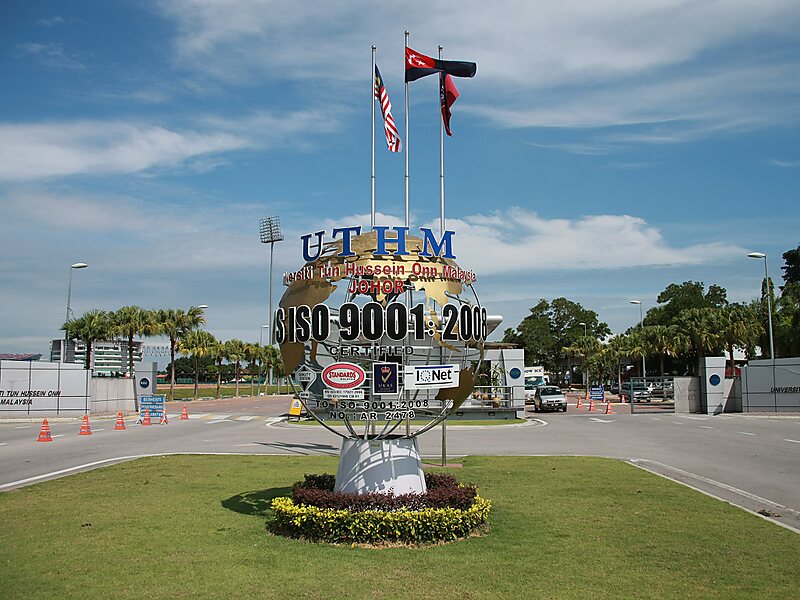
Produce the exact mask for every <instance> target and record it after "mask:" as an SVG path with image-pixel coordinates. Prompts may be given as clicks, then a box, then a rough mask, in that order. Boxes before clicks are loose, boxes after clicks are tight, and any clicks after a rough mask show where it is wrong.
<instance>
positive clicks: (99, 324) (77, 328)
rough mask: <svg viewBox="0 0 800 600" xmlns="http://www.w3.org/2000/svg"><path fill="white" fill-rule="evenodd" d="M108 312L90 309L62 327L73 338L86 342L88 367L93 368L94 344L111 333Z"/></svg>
mask: <svg viewBox="0 0 800 600" xmlns="http://www.w3.org/2000/svg"><path fill="white" fill-rule="evenodd" d="M109 328H110V326H109V322H108V313H107V312H105V311H104V310H97V309H95V310H90V311H88V312H86V313H84V314H83V315H81V316H80V317H78V318H77V319H73V320H72V321H67V322H66V323H64V325H62V327H61V329H63V330H64V331H66V332H67V337H68V338H69V339H72V340H81V341H82V342H83V343H84V344H86V369H87V370H89V369H91V368H92V346H93V345H94V343H95V342H96V341H98V340H104V339H106V338H107V337H108V335H109Z"/></svg>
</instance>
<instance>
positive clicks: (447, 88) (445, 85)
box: [439, 73, 458, 136]
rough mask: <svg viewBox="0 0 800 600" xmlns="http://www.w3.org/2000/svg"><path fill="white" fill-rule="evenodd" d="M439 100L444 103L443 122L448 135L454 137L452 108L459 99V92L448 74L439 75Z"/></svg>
mask: <svg viewBox="0 0 800 600" xmlns="http://www.w3.org/2000/svg"><path fill="white" fill-rule="evenodd" d="M439 99H440V100H441V102H442V120H443V121H444V129H445V131H446V132H447V135H449V136H452V135H453V134H452V132H451V131H450V107H451V106H453V102H455V101H456V100H457V99H458V90H457V89H456V84H455V83H454V82H453V78H452V77H450V75H448V74H446V73H439Z"/></svg>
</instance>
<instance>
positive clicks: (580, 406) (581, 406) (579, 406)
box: [575, 396, 583, 408]
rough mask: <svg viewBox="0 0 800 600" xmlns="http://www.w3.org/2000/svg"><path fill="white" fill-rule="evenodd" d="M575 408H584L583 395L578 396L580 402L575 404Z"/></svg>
mask: <svg viewBox="0 0 800 600" xmlns="http://www.w3.org/2000/svg"><path fill="white" fill-rule="evenodd" d="M575 408H583V404H582V403H581V397H580V396H578V403H577V404H576V405H575Z"/></svg>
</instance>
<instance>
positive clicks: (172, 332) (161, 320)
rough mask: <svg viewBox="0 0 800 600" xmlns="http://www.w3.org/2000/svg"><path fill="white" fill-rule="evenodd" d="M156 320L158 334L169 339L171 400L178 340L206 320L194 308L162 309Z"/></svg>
mask: <svg viewBox="0 0 800 600" xmlns="http://www.w3.org/2000/svg"><path fill="white" fill-rule="evenodd" d="M156 319H157V321H158V324H159V329H160V333H161V334H162V335H166V336H167V337H169V356H170V361H171V362H170V374H169V399H170V400H172V399H173V398H174V394H175V351H176V350H177V349H178V340H180V339H181V338H183V337H184V336H186V335H187V334H188V333H189V332H190V331H192V330H193V329H197V328H198V327H200V326H201V325H203V324H205V322H206V319H205V316H204V315H203V309H202V308H198V307H196V306H192V307H191V308H189V310H187V311H184V310H183V309H182V308H167V309H162V310H159V311H158V313H157V317H156Z"/></svg>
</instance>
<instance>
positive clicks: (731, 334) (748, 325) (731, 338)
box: [719, 304, 761, 377]
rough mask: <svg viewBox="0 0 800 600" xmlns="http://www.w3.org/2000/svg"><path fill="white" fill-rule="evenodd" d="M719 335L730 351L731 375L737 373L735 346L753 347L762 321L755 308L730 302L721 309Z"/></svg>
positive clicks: (759, 332) (742, 347) (745, 348)
mask: <svg viewBox="0 0 800 600" xmlns="http://www.w3.org/2000/svg"><path fill="white" fill-rule="evenodd" d="M719 321H720V331H719V335H720V338H721V339H722V341H723V342H724V344H725V349H726V350H727V351H728V357H729V361H730V372H731V377H733V376H734V375H735V373H736V362H735V360H734V358H733V350H734V348H741V349H744V350H747V349H748V348H751V347H753V346H754V345H755V344H756V343H757V342H758V338H759V335H760V334H761V323H760V322H759V316H758V313H757V311H756V310H755V308H754V307H753V306H751V305H745V304H730V305H728V306H726V307H725V308H723V309H721V312H720V319H719Z"/></svg>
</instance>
